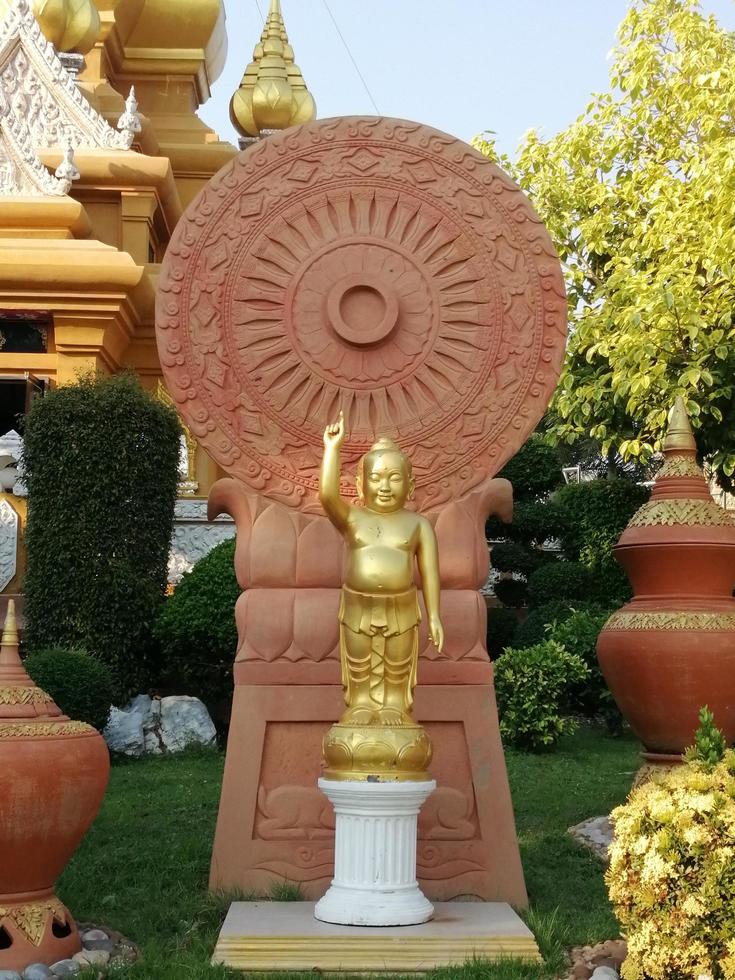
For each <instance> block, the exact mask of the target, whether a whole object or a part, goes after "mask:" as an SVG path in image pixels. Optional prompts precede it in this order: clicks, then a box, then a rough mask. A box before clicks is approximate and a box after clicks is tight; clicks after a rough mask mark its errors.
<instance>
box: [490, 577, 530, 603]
mask: <svg viewBox="0 0 735 980" xmlns="http://www.w3.org/2000/svg"><path fill="white" fill-rule="evenodd" d="M495 596H496V598H497V599H498V601H499V602H502V603H503V605H504V606H510V607H511V608H512V609H520V608H521V606H525V604H526V598H527V596H528V586H527V585H526V583H525V582H524V581H523V580H522V579H517V578H499V579H498V580H497V582H496V583H495Z"/></svg>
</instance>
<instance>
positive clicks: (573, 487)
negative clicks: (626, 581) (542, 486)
mask: <svg viewBox="0 0 735 980" xmlns="http://www.w3.org/2000/svg"><path fill="white" fill-rule="evenodd" d="M650 495H651V491H650V489H649V488H648V487H643V486H641V485H640V484H638V483H634V482H633V481H632V480H623V479H613V480H592V481H591V482H590V483H570V484H569V485H568V486H565V487H562V488H561V489H560V490H557V492H556V493H555V494H554V503H555V504H556V506H557V508H558V509H559V510H560V512H561V513H562V515H563V519H564V522H565V525H566V527H565V530H564V533H563V535H562V545H563V549H564V554H565V555H566V557H567V558H568V559H570V560H571V561H581V562H583V563H584V564H585V565H587V566H588V567H590V568H596V567H599V566H601V565H604V564H606V563H611V562H612V561H613V560H614V559H613V557H612V549H613V546H614V545H615V544H617V541H618V538H619V537H620V535H621V534H622V533H623V531H624V529H625V527H626V526H627V524H628V522H629V521H630V519H631V517H632V516H633V514H635V512H636V511H637V510H638V508H639V507H640V506H641V505H642V504H644V503H645V502H646V501H647V500H648V498H649V497H650Z"/></svg>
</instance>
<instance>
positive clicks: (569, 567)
mask: <svg viewBox="0 0 735 980" xmlns="http://www.w3.org/2000/svg"><path fill="white" fill-rule="evenodd" d="M593 588H594V581H593V577H592V573H591V572H590V571H589V569H588V568H585V566H584V565H582V564H580V562H576V561H559V560H557V561H552V562H548V563H547V564H546V565H543V566H542V567H541V568H537V569H536V571H535V572H533V574H532V575H530V576H529V579H528V604H529V606H531V608H532V609H535V608H538V606H545V605H546V604H547V603H549V602H553V601H554V600H555V599H564V600H573V599H588V598H589V596H590V593H591V592H592V591H593Z"/></svg>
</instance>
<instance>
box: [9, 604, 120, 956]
mask: <svg viewBox="0 0 735 980" xmlns="http://www.w3.org/2000/svg"><path fill="white" fill-rule="evenodd" d="M109 769H110V762H109V755H108V752H107V746H106V745H105V742H104V739H103V738H102V736H101V735H100V734H99V733H98V732H96V731H95V730H94V728H92V727H91V726H90V725H86V724H84V723H83V722H80V721H70V720H69V718H67V717H66V715H63V714H62V713H61V711H60V710H59V708H58V707H57V706H56V705H55V704H54V702H53V700H52V699H51V698H50V697H49V695H48V694H46V692H45V691H42V690H41V689H40V688H38V687H36V685H35V684H34V683H33V681H32V680H31V679H30V677H29V676H28V674H26V672H25V670H24V669H23V666H22V664H21V661H20V657H19V656H18V633H17V630H16V626H15V609H14V604H13V602H12V600H11V601H10V602H9V604H8V615H7V620H6V623H5V629H4V631H3V637H2V648H1V649H0V854H1V855H2V857H1V858H0V970H16V971H19V972H20V971H22V970H23V969H24V968H25V967H26V966H28V965H29V964H31V963H46V964H49V965H50V964H52V963H55V962H57V961H58V960H62V959H66V958H68V957H70V956H73V954H74V953H76V952H78V951H79V950H80V949H81V941H80V939H79V933H78V932H77V927H76V925H75V923H74V919H73V918H72V916H71V915H70V914H69V911H68V910H67V909H66V908H65V907H64V905H62V903H61V902H60V901H59V899H58V898H57V897H56V895H55V894H54V885H55V882H56V879H57V878H58V877H59V875H60V874H61V872H62V871H63V870H64V867H65V866H66V864H67V862H68V861H69V858H70V857H71V856H72V854H73V853H74V851H75V850H76V849H77V847H78V846H79V843H80V842H81V840H82V837H83V836H84V834H85V833H86V832H87V830H88V828H89V826H90V824H91V823H92V821H93V820H94V818H95V817H96V816H97V811H98V810H99V808H100V804H101V803H102V798H103V796H104V794H105V787H106V786H107V778H108V774H109Z"/></svg>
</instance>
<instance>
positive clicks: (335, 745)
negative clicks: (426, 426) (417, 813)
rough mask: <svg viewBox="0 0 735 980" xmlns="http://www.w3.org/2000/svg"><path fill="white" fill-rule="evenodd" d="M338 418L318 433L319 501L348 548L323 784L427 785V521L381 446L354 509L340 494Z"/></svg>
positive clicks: (365, 462)
mask: <svg viewBox="0 0 735 980" xmlns="http://www.w3.org/2000/svg"><path fill="white" fill-rule="evenodd" d="M344 436H345V426H344V416H343V414H342V413H340V417H339V421H338V422H336V423H334V424H333V425H329V426H327V428H326V430H325V432H324V457H323V460H322V467H321V475H320V481H319V499H320V501H321V503H322V506H323V507H324V510H325V511H326V513H327V516H328V517H329V519H330V521H331V522H332V523H333V524H334V526H335V527H336V528H337V529H338V530H339V532H340V533H341V534H342V536H343V537H344V538H345V540H346V542H347V548H348V560H347V572H346V577H345V583H344V586H343V589H342V597H341V602H340V610H339V621H340V661H341V666H342V684H343V686H344V689H345V702H346V705H347V708H346V710H345V712H344V714H343V715H342V717H341V719H340V721H339V722H338V724H337V725H335V726H334V727H333V728H332V730H331V731H330V733H329V734H328V735H327V737H326V739H325V743H324V755H325V759H326V761H327V765H328V771H327V775H328V776H329V777H330V778H342V779H347V778H350V779H367V778H371V777H376V778H387V779H425V778H426V767H427V766H428V763H429V761H430V759H431V743H430V741H429V738H428V735H427V734H426V732H425V731H424V729H423V728H422V727H421V726H420V725H418V724H417V723H416V722H415V720H414V718H413V715H412V706H413V691H414V687H415V686H416V670H417V663H418V630H419V622H420V619H421V612H420V608H419V602H418V593H417V590H416V586H415V585H414V561H417V562H418V567H419V572H420V573H421V582H422V588H423V594H424V603H425V606H426V611H427V614H428V620H429V622H428V625H429V633H430V636H431V639H432V640H433V642H434V643H435V644H436V646H437V648H438V649H439V651H440V652H441V650H442V648H443V646H444V629H443V627H442V622H441V618H440V614H439V595H440V584H439V553H438V548H437V543H436V536H435V534H434V529H433V527H432V526H431V524H430V523H429V521H428V520H427V519H426V518H425V517H422V516H421V515H420V514H416V513H414V512H413V511H409V510H406V507H405V505H406V503H407V501H409V500H410V499H411V498H412V496H413V492H414V479H413V474H412V470H411V463H410V460H409V459H408V457H407V456H406V455H405V454H404V453H403V452H401V450H400V449H399V448H398V446H397V445H396V444H395V443H394V442H392V441H391V440H390V439H379V440H378V442H376V443H375V445H374V446H372V448H371V449H370V450H369V451H368V452H367V453H366V454H365V455H364V456H363V458H362V459H361V460H360V463H359V465H358V474H357V493H358V500H359V506H355V505H352V504H349V503H348V502H347V501H346V500H344V499H343V498H342V497H341V496H340V493H339V479H340V448H341V446H342V443H343V441H344Z"/></svg>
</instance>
